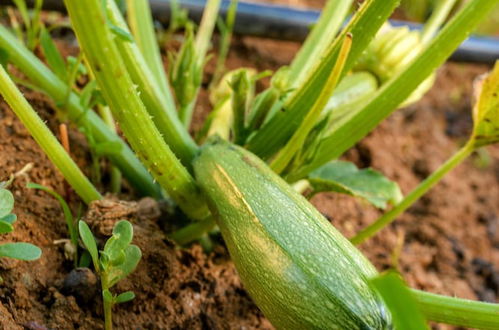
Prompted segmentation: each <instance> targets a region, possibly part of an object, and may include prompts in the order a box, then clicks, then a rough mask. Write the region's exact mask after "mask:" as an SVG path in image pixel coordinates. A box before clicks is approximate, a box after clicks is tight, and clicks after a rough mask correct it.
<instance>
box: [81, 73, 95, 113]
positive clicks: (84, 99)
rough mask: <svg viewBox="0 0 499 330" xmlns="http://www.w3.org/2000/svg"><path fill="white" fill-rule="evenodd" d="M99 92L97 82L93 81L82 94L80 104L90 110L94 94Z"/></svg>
mask: <svg viewBox="0 0 499 330" xmlns="http://www.w3.org/2000/svg"><path fill="white" fill-rule="evenodd" d="M96 91H97V81H96V80H92V81H90V82H89V83H88V84H86V85H85V87H84V88H83V90H82V91H81V94H80V104H81V106H82V107H84V108H90V101H91V100H92V97H93V95H94V93H95V92H96Z"/></svg>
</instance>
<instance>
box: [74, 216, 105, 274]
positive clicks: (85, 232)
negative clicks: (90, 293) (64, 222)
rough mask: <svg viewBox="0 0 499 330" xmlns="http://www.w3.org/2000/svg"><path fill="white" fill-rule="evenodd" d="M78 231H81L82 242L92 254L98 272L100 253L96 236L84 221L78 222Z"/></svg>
mask: <svg viewBox="0 0 499 330" xmlns="http://www.w3.org/2000/svg"><path fill="white" fill-rule="evenodd" d="M78 229H79V231H80V237H81V240H82V241H83V244H84V245H85V247H86V248H87V251H88V253H90V256H91V257H92V261H93V263H94V267H95V269H96V270H97V271H98V270H99V269H100V267H99V251H98V250H97V243H96V242H95V238H94V235H93V234H92V231H91V230H90V228H89V227H88V225H87V224H86V223H85V222H84V221H82V220H80V221H79V222H78Z"/></svg>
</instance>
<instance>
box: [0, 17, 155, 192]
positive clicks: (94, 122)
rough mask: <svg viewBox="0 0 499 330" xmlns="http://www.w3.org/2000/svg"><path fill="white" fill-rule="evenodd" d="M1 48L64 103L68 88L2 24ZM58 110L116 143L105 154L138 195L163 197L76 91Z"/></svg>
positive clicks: (105, 140)
mask: <svg viewBox="0 0 499 330" xmlns="http://www.w3.org/2000/svg"><path fill="white" fill-rule="evenodd" d="M0 48H2V49H4V50H5V51H7V53H8V55H9V57H8V60H9V61H10V62H12V63H13V64H14V65H15V66H17V67H18V68H19V69H20V70H21V71H22V72H23V74H25V75H26V76H27V77H28V78H29V79H30V80H31V81H32V82H33V83H34V84H35V85H36V86H37V87H38V88H40V89H42V90H43V92H45V93H46V94H48V95H49V96H50V97H51V98H52V99H53V100H54V101H55V102H56V103H63V101H64V100H65V98H66V94H67V90H68V88H69V87H68V86H67V85H66V84H65V83H64V82H63V81H62V80H61V79H59V78H58V77H57V76H56V75H55V74H54V73H53V72H52V71H50V70H49V69H48V68H47V67H46V66H45V64H43V63H42V62H41V61H40V60H39V59H38V58H37V57H36V56H35V55H34V54H33V53H32V52H30V51H29V50H28V49H27V48H26V47H25V46H24V45H23V44H21V43H20V42H19V40H17V39H16V37H15V36H14V35H12V34H11V33H10V32H9V31H8V30H7V29H6V28H5V27H3V26H2V25H0ZM59 109H60V110H61V111H62V112H64V114H65V115H66V116H67V117H68V118H69V119H70V120H71V121H72V122H73V123H75V124H76V125H77V126H83V127H87V128H89V129H90V130H91V131H92V134H93V136H94V138H95V140H96V141H97V142H98V143H112V144H115V145H116V146H117V147H116V148H114V149H115V150H114V151H113V153H111V154H108V155H106V157H108V158H109V159H110V160H111V162H112V163H113V164H115V165H116V166H118V167H119V168H120V170H121V172H122V173H123V174H124V175H125V177H126V178H127V179H128V181H129V182H130V184H131V185H132V186H133V187H134V188H135V189H136V190H137V192H138V193H139V194H141V195H146V196H152V197H155V198H161V190H160V189H159V186H158V185H156V184H154V182H153V180H152V177H151V175H150V174H149V173H148V172H147V170H146V169H145V168H144V166H143V165H142V164H141V163H140V161H139V160H138V159H137V157H136V156H135V155H134V154H133V152H132V150H131V149H130V148H129V147H128V145H127V144H126V143H125V142H124V141H123V140H122V139H121V138H120V137H119V136H118V135H116V134H115V133H114V132H112V131H111V130H110V129H109V127H108V126H107V125H106V124H105V123H104V121H103V120H102V119H101V118H99V116H98V115H97V114H96V113H95V112H94V111H92V110H90V109H85V108H84V107H83V106H82V105H81V103H80V98H79V97H78V96H77V95H76V94H75V93H70V95H69V98H68V100H67V103H66V104H65V106H64V107H63V108H59Z"/></svg>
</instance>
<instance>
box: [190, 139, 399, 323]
mask: <svg viewBox="0 0 499 330" xmlns="http://www.w3.org/2000/svg"><path fill="white" fill-rule="evenodd" d="M193 164H194V172H195V176H196V179H197V181H198V183H199V185H200V187H201V189H202V190H203V191H204V193H205V195H206V197H207V199H208V204H209V207H210V209H211V211H212V212H213V215H214V216H215V219H216V222H217V224H218V226H219V227H220V230H221V233H222V235H223V238H224V240H225V242H226V244H227V247H228V249H229V253H230V254H231V257H232V259H233V261H234V263H235V265H236V268H237V270H238V272H239V275H240V277H241V280H242V282H243V284H244V286H245V288H246V289H247V290H248V292H249V294H250V295H251V297H252V298H253V300H254V301H255V303H256V304H257V305H258V307H259V308H260V309H261V310H262V311H263V313H264V314H265V316H266V317H267V318H268V319H269V320H270V321H271V322H272V324H273V325H274V326H276V327H277V328H279V329H391V328H392V326H391V317H390V314H389V311H388V309H387V307H386V306H385V305H384V303H383V301H382V300H381V298H380V297H379V296H378V295H377V294H376V293H375V292H374V291H373V290H372V289H371V288H370V287H369V285H368V283H367V280H368V279H369V278H371V277H374V276H376V275H377V272H376V270H375V268H374V267H373V266H372V264H371V263H370V262H369V261H368V260H367V259H366V258H365V257H364V256H363V255H362V254H361V253H360V251H358V250H357V249H356V248H355V247H354V246H353V245H352V244H351V243H350V242H349V241H348V240H347V239H346V238H344V237H343V236H342V235H341V234H340V233H339V232H338V231H337V230H336V229H335V228H334V227H333V226H332V225H331V224H330V223H329V222H328V221H327V220H326V219H325V218H324V217H323V216H322V215H321V214H320V213H319V212H318V211H317V210H316V209H315V208H314V207H313V206H312V205H311V204H310V203H309V202H308V201H307V200H306V199H305V198H303V197H302V196H301V195H300V194H298V193H296V192H295V191H294V190H293V189H292V188H291V187H290V186H289V185H288V184H287V183H286V182H285V181H284V180H282V179H281V178H280V177H279V176H278V175H276V174H275V173H274V172H272V170H271V169H270V168H269V167H268V166H267V165H266V164H265V163H264V162H263V161H261V160H260V159H259V158H258V157H256V156H254V155H253V154H251V153H250V152H248V151H246V150H244V149H242V148H240V147H237V146H235V145H232V144H230V143H228V142H224V141H222V140H220V139H217V140H212V141H211V142H209V143H208V144H206V145H205V146H204V147H202V149H201V151H200V154H199V155H198V156H197V157H196V158H195V159H194V163H193Z"/></svg>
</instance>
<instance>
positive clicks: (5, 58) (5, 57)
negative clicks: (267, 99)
mask: <svg viewBox="0 0 499 330" xmlns="http://www.w3.org/2000/svg"><path fill="white" fill-rule="evenodd" d="M9 58H10V55H9V52H8V51H7V50H5V49H3V48H0V65H2V66H3V67H7V64H8V63H9Z"/></svg>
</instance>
